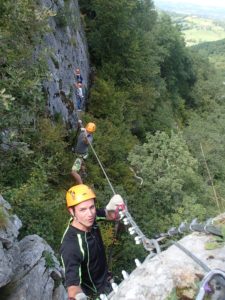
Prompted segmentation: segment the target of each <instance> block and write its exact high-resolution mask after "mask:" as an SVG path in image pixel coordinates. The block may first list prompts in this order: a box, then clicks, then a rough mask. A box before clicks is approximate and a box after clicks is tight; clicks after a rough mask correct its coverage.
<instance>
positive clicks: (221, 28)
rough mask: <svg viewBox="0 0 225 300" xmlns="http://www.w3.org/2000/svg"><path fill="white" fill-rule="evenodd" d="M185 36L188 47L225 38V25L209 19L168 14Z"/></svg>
mask: <svg viewBox="0 0 225 300" xmlns="http://www.w3.org/2000/svg"><path fill="white" fill-rule="evenodd" d="M168 14H169V15H170V16H171V18H172V20H173V21H174V22H175V23H176V24H178V25H179V26H180V28H181V31H182V32H183V34H184V38H185V41H186V44H187V46H192V45H196V44H199V43H202V42H212V41H218V40H221V39H224V38H225V23H223V22H222V21H216V20H212V19H209V18H202V17H198V16H196V15H195V16H191V15H184V14H177V13H173V12H168Z"/></svg>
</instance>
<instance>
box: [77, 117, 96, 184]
mask: <svg viewBox="0 0 225 300" xmlns="http://www.w3.org/2000/svg"><path fill="white" fill-rule="evenodd" d="M95 130H96V125H95V123H92V122H89V123H88V124H87V125H86V127H85V128H81V133H80V134H79V136H78V139H77V144H76V147H75V153H76V156H77V157H76V159H75V161H74V163H73V166H72V170H71V175H72V176H73V178H74V179H75V181H76V183H78V184H82V183H83V181H82V178H81V176H80V174H79V172H80V171H83V172H84V171H85V166H84V160H85V159H87V157H88V146H89V144H91V143H92V141H93V133H94V132H95Z"/></svg>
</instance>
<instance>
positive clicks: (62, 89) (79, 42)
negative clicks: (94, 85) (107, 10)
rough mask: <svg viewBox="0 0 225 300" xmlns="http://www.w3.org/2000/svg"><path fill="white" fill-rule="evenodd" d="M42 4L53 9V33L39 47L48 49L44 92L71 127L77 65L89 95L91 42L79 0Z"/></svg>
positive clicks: (51, 106)
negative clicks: (83, 21)
mask: <svg viewBox="0 0 225 300" xmlns="http://www.w3.org/2000/svg"><path fill="white" fill-rule="evenodd" d="M38 2H39V4H40V5H41V6H42V7H45V8H47V9H51V10H52V12H53V14H54V16H53V17H50V18H49V27H50V29H49V32H46V34H45V35H44V36H43V44H42V45H41V46H40V47H39V46H37V50H40V49H43V48H44V49H45V53H46V52H47V69H48V72H49V76H48V79H46V80H45V82H44V91H45V93H46V95H47V99H48V111H49V113H50V114H51V115H53V114H60V115H61V116H62V118H63V119H64V121H65V122H66V123H68V124H69V125H70V126H73V125H74V124H75V123H76V121H77V120H76V119H77V115H76V96H75V88H74V82H75V76H74V70H75V68H80V71H81V74H82V77H83V83H84V87H83V90H84V94H85V93H86V94H87V89H88V83H89V82H88V81H89V73H90V65H89V56H88V50H87V42H86V38H85V34H84V30H83V26H82V22H81V16H80V11H79V6H78V1H77V0H70V1H64V0H57V1H56V0H39V1H38Z"/></svg>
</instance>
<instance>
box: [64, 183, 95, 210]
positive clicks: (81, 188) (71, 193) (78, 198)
mask: <svg viewBox="0 0 225 300" xmlns="http://www.w3.org/2000/svg"><path fill="white" fill-rule="evenodd" d="M95 198H96V195H95V193H94V192H93V191H92V189H91V188H89V187H88V186H87V185H85V184H78V185H74V186H72V187H71V188H70V189H69V190H68V191H67V193H66V204H67V207H71V206H74V205H77V204H80V203H82V202H84V201H87V200H90V199H95Z"/></svg>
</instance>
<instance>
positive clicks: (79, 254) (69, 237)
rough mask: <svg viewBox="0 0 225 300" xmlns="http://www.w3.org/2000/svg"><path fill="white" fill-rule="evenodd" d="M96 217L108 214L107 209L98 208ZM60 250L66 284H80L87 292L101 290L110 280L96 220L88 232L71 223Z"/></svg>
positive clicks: (93, 292)
mask: <svg viewBox="0 0 225 300" xmlns="http://www.w3.org/2000/svg"><path fill="white" fill-rule="evenodd" d="M97 217H101V218H102V217H105V212H104V210H97ZM60 253H61V257H62V262H63V265H64V268H65V283H66V286H67V287H68V286H71V285H80V286H81V288H82V289H83V291H84V292H85V293H86V294H87V295H89V294H98V293H101V290H102V289H103V288H104V286H105V284H106V282H107V278H108V267H107V262H106V255H105V249H104V245H103V242H102V237H101V233H100V230H99V228H98V225H97V222H95V223H94V224H93V226H92V228H91V231H89V232H84V231H81V230H79V229H77V228H75V227H73V226H71V225H70V226H69V227H68V228H67V230H66V232H65V234H64V237H63V240H62V245H61V248H60Z"/></svg>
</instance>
